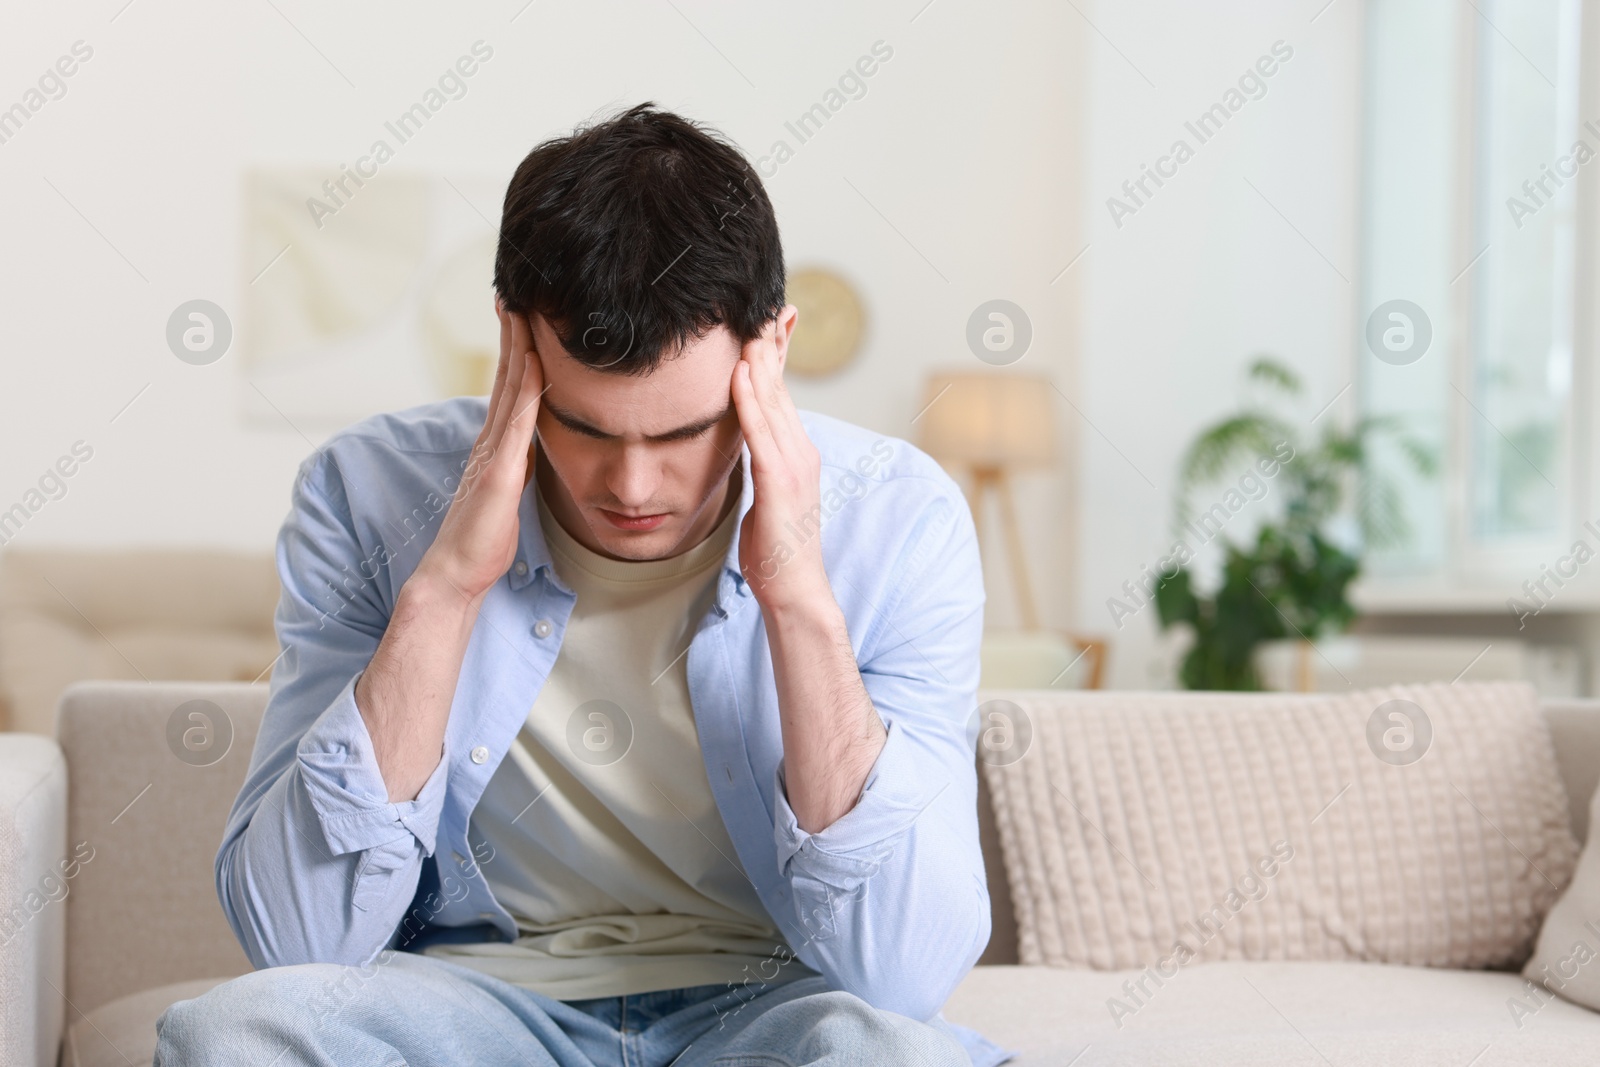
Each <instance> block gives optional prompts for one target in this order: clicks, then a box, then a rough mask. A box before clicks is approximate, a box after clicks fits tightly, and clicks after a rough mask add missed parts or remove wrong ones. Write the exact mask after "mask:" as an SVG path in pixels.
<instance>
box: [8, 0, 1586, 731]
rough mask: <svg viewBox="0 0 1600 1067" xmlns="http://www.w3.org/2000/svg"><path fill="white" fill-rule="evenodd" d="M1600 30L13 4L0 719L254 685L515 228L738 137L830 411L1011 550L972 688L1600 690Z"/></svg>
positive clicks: (452, 370) (1127, 16)
mask: <svg viewBox="0 0 1600 1067" xmlns="http://www.w3.org/2000/svg"><path fill="white" fill-rule="evenodd" d="M1597 8H1600V5H1596V4H1595V3H1584V2H1582V0H1516V2H1515V3H1512V2H1510V0H1471V2H1467V3H1460V2H1446V0H1366V2H1362V0H1331V2H1330V0H1304V2H1298V0H1297V2H1292V3H1286V2H1282V0H1278V2H1271V3H1269V2H1266V0H1254V2H1250V0H1212V2H1209V3H1207V4H1204V5H1195V4H1188V3H1179V2H1177V0H1141V2H1133V0H1129V2H1120V3H1110V2H1106V0H1098V2H1096V0H1069V2H1067V3H1039V2H1027V3H1015V4H1008V5H998V6H997V5H972V4H967V3H961V2H958V0H931V2H929V0H906V2H903V3H898V2H897V3H869V4H848V5H847V4H829V5H813V6H807V7H806V8H805V9H803V10H801V9H792V8H782V9H780V8H778V7H775V6H768V5H762V6H756V5H732V4H712V3H704V2H694V0H670V2H668V3H660V4H656V3H642V2H634V3H595V4H587V5H573V4H561V3H556V2H552V0H532V2H529V0H504V2H495V3H460V4H452V5H449V6H448V7H447V8H446V7H445V6H443V5H422V4H392V3H391V4H382V5H379V4H375V3H349V4H340V5H323V4H313V3H306V2H301V0H253V2H249V3H245V4H241V5H227V6H221V5H209V4H201V3H197V2H193V0H131V2H130V0H105V2H103V3H99V2H97V3H92V4H82V5H45V4H30V5H11V6H9V7H8V8H7V9H6V11H5V13H4V14H3V16H0V20H3V24H4V27H5V32H4V33H0V70H3V71H4V72H5V77H4V79H3V80H0V198H3V202H4V204H5V229H4V240H3V242H0V294H3V295H0V308H3V315H0V344H3V348H0V359H3V360H4V389H3V390H0V433H3V435H4V436H3V447H0V702H3V704H4V708H5V711H4V717H5V718H4V721H5V722H6V723H8V724H9V726H10V727H11V728H13V729H22V730H33V731H36V732H42V733H49V732H51V731H52V725H51V723H52V715H53V711H54V706H55V701H56V699H57V698H58V696H59V694H60V692H61V690H62V688H64V686H65V685H66V684H68V683H70V682H71V681H73V680H76V679H79V678H90V677H96V678H99V677H104V678H127V679H140V678H144V679H149V680H159V679H169V678H202V679H218V678H220V679H239V680H246V681H250V680H264V679H265V678H266V677H267V676H268V674H269V672H270V668H271V664H272V662H273V660H274V659H275V657H276V656H277V654H278V649H277V645H276V641H275V639H274V636H273V633H272V610H273V606H274V604H275V602H276V596H277V578H276V575H275V571H274V562H273V557H272V548H273V543H274V539H275V537H276V534H277V531H278V527H279V525H280V524H281V522H282V521H283V519H284V516H285V514H286V511H287V507H288V500H289V489H290V485H291V482H292V480H293V477H294V474H295V470H296V468H297V466H298V464H299V463H300V461H301V460H302V459H303V458H304V457H305V456H306V455H307V454H309V453H310V452H311V451H312V450H313V449H314V448H315V447H316V446H317V445H318V444H320V443H321V441H322V440H324V439H325V438H326V437H327V436H328V435H329V434H330V433H332V432H334V431H336V430H337V429H339V428H340V427H342V426H346V425H348V424H350V423H351V422H354V421H355V420H357V419H360V418H362V417H364V416H366V415H369V414H372V413H375V412H379V411H386V410H394V409H398V408H402V407H408V406H411V405H414V404H421V403H426V402H429V401H431V400H435V399H439V398H442V397H447V396H453V395H460V394H465V393H487V392H488V390H489V378H490V376H491V374H492V369H493V359H494V355H495V345H496V344H497V334H496V331H495V320H494V318H493V314H492V310H491V305H490V301H491V289H490V283H489V268H490V263H491V259H492V254H493V247H494V239H495V227H496V224H497V221H498V217H499V210H500V198H501V196H502V195H503V193H504V189H505V186H506V183H507V181H508V179H509V177H510V174H511V172H512V170H513V168H514V167H515V165H516V164H517V162H519V161H520V160H521V159H522V157H523V156H524V155H525V154H526V153H527V152H528V151H529V150H530V149H531V148H532V147H533V146H534V145H535V144H537V143H539V142H540V141H542V140H544V139H547V138H550V137H554V136H560V135H563V134H565V133H568V132H570V131H571V129H572V128H573V127H574V126H575V125H577V124H579V123H582V122H588V121H594V120H596V119H600V118H604V117H607V116H609V115H611V114H614V113H615V112H617V111H619V110H622V109H624V108H626V107H628V106H630V105H632V104H635V103H638V102H640V101H642V100H653V101H655V102H656V103H657V104H658V105H660V106H662V107H665V108H669V109H672V110H675V111H678V112H680V113H682V114H684V115H685V116H688V117H690V118H693V119H695V120H697V121H701V122H704V123H707V124H709V125H711V126H713V127H715V128H716V129H717V130H719V131H721V132H722V133H723V134H724V135H725V136H726V137H728V138H729V139H731V140H732V141H733V142H735V143H736V144H737V145H739V146H740V147H741V149H742V150H744V151H745V153H746V154H747V155H748V156H749V157H750V159H751V160H752V162H753V163H754V164H755V165H756V167H757V169H758V171H759V172H760V174H761V175H762V178H763V180H764V181H765V183H766V188H767V191H768V194H769V195H770V197H771V198H772V200H773V202H774V204H775V205H776V208H777V211H778V216H779V221H780V225H781V227H782V232H783V239H784V244H785V250H786V254H787V258H788V264H789V271H790V294H789V296H790V300H791V301H792V302H794V303H796V304H798V305H799V306H800V308H801V319H800V324H799V327H798V332H797V334H796V339H795V346H796V347H795V356H794V358H793V359H792V360H791V365H790V371H789V380H790V386H791V389H792V391H793V393H794V395H795V397H796V399H797V401H798V402H799V403H800V405H801V406H802V407H806V408H810V409H814V410H817V411H822V412H826V413H828V414H831V415H835V416H839V417H842V418H845V419H848V420H851V421H853V422H857V423H860V424H862V425H864V426H867V427H870V428H872V429H874V430H876V431H878V432H880V433H884V434H890V435H894V436H897V437H902V438H904V439H906V440H908V441H911V442H913V443H916V444H918V445H919V446H920V447H923V448H925V449H926V450H928V451H929V452H930V453H932V454H934V455H935V456H936V457H937V458H939V459H940V460H941V462H943V463H945V465H946V466H947V468H948V469H949V470H950V471H951V473H952V474H953V475H956V476H957V477H958V478H960V479H961V480H962V483H963V485H964V486H965V487H966V488H967V489H968V492H969V499H970V501H971V502H972V505H973V508H974V512H975V515H976V518H977V520H978V524H979V529H980V533H981V537H982V542H983V551H984V558H985V566H986V573H987V583H988V593H989V600H988V604H987V608H986V619H987V623H988V626H989V629H990V637H989V639H988V640H987V641H986V644H985V648H984V685H986V686H990V687H994V686H1025V687H1090V686H1098V687H1106V688H1139V689H1152V688H1155V689H1161V688H1171V687H1181V686H1187V687H1194V688H1258V687H1268V688H1286V689H1345V688H1350V687H1359V686H1365V685H1373V684H1382V683H1386V682H1391V681H1411V680H1430V679H1444V680H1447V681H1449V680H1457V679H1461V678H1468V679H1472V680H1482V679H1489V678H1507V677H1514V678H1528V679H1531V680H1533V681H1534V683H1535V684H1536V685H1537V686H1538V687H1539V688H1540V690H1541V692H1543V693H1544V694H1546V695H1548V696H1560V695H1588V694H1592V693H1594V692H1595V691H1596V689H1597V680H1596V675H1595V670H1596V664H1597V663H1600V582H1597V580H1596V578H1595V574H1596V572H1600V561H1597V560H1596V558H1595V557H1596V556H1597V555H1600V494H1597V489H1600V484H1597V478H1600V471H1597V469H1596V464H1595V463H1594V462H1593V459H1594V456H1595V441H1594V438H1593V430H1592V427H1593V425H1594V415H1595V408H1596V406H1597V404H1600V393H1597V383H1596V380H1595V375H1594V373H1593V368H1594V362H1595V361H1594V355H1593V352H1594V345H1595V324H1594V304H1593V302H1592V301H1590V300H1588V299H1584V298H1583V295H1584V294H1588V293H1589V292H1592V291H1593V289H1594V284H1595V272H1596V255H1595V251H1596V242H1597V237H1600V231H1597V228H1596V210H1595V209H1596V179H1595V175H1596V174H1597V173H1600V166H1589V165H1588V164H1590V163H1591V161H1592V160H1593V158H1594V156H1595V154H1596V152H1597V151H1600V100H1597V94H1600V78H1597V75H1600V51H1597V48H1600V36H1597V35H1600V26H1597V23H1600V19H1597V17H1596V15H1597V14H1600V10H1597Z"/></svg>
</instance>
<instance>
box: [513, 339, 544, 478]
mask: <svg viewBox="0 0 1600 1067" xmlns="http://www.w3.org/2000/svg"><path fill="white" fill-rule="evenodd" d="M511 347H512V350H513V351H515V352H519V353H521V354H522V358H521V359H518V360H517V361H516V362H517V364H518V366H520V367H521V368H522V380H521V381H520V382H519V383H518V389H517V395H516V405H515V407H514V408H513V409H512V412H511V420H510V421H509V422H508V423H507V424H506V428H507V432H508V433H510V434H511V435H512V438H513V441H512V443H513V444H515V445H516V446H517V448H518V451H519V452H521V453H526V452H527V451H528V445H529V444H530V443H531V442H532V440H533V427H534V424H535V422H536V421H537V419H538V415H539V398H540V397H541V396H543V395H544V389H545V385H544V367H543V366H542V365H541V364H540V363H539V353H538V351H537V350H536V349H535V348H534V347H533V329H532V327H531V326H530V324H529V322H528V320H527V317H526V316H524V315H518V314H513V315H512V316H511Z"/></svg>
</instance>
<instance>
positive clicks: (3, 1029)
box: [0, 734, 76, 1067]
mask: <svg viewBox="0 0 1600 1067" xmlns="http://www.w3.org/2000/svg"><path fill="white" fill-rule="evenodd" d="M71 860H72V857H71V856H70V855H69V854H68V850H67V762H66V760H65V759H64V758H63V757H62V754H61V747H60V746H59V745H57V744H56V742H55V739H54V738H50V737H44V736H41V735H38V734H0V1067H54V1065H55V1063H56V1058H57V1054H58V1053H59V1051H60V1048H61V1027H62V1023H63V1020H64V1018H65V1012H66V1005H65V1003H64V1001H63V994H62V993H61V990H63V989H65V988H66V978H65V975H64V973H63V972H64V969H65V959H66V935H67V909H66V904H65V899H66V895H67V893H68V891H69V889H70V883H69V881H68V876H67V873H66V872H67V871H68V870H71V871H72V872H73V873H76V867H75V866H69V864H71Z"/></svg>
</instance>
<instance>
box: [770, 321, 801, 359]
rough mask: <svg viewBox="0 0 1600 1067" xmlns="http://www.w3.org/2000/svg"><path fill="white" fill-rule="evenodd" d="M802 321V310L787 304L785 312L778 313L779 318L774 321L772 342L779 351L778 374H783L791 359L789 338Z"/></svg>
mask: <svg viewBox="0 0 1600 1067" xmlns="http://www.w3.org/2000/svg"><path fill="white" fill-rule="evenodd" d="M799 321H800V309H799V308H797V307H795V306H794V305H793V304H785V305H784V307H783V310H782V311H780V312H778V317H777V318H776V319H774V320H773V326H772V342H773V344H774V345H776V346H777V349H778V373H779V374H782V373H783V368H784V365H785V364H786V363H787V361H788V359H789V337H790V336H791V335H792V334H793V333H794V328H795V326H796V324H798V323H799Z"/></svg>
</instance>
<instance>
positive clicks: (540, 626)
mask: <svg viewBox="0 0 1600 1067" xmlns="http://www.w3.org/2000/svg"><path fill="white" fill-rule="evenodd" d="M553 629H555V627H553V626H551V625H550V620H549V619H540V620H539V621H538V622H536V623H534V624H533V633H534V636H536V637H549V636H550V631H551V630H553Z"/></svg>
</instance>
